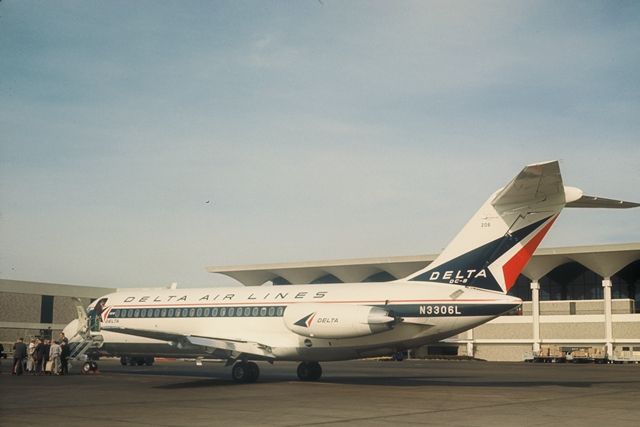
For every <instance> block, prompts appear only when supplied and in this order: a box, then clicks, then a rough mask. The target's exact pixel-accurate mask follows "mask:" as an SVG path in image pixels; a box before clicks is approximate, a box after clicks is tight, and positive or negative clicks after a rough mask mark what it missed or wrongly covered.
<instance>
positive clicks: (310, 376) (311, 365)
mask: <svg viewBox="0 0 640 427" xmlns="http://www.w3.org/2000/svg"><path fill="white" fill-rule="evenodd" d="M297 373H298V378H300V380H301V381H317V380H319V379H320V377H321V376H322V367H321V366H320V364H319V363H318V362H301V363H300V364H299V365H298V371H297Z"/></svg>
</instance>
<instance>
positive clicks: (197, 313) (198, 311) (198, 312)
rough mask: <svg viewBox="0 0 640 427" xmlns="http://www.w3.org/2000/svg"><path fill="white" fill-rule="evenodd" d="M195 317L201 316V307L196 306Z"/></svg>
mask: <svg viewBox="0 0 640 427" xmlns="http://www.w3.org/2000/svg"><path fill="white" fill-rule="evenodd" d="M196 317H202V309H201V308H198V309H197V310H196Z"/></svg>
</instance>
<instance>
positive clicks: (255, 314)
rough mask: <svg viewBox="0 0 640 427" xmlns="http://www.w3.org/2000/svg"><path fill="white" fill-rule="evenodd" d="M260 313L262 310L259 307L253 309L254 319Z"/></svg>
mask: <svg viewBox="0 0 640 427" xmlns="http://www.w3.org/2000/svg"><path fill="white" fill-rule="evenodd" d="M258 312H260V309H259V308H258V307H253V308H252V309H251V315H252V316H253V317H256V316H257V315H258Z"/></svg>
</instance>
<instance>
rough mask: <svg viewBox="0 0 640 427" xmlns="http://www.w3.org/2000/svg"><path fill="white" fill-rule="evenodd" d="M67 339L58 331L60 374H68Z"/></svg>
mask: <svg viewBox="0 0 640 427" xmlns="http://www.w3.org/2000/svg"><path fill="white" fill-rule="evenodd" d="M70 353H71V351H70V350H69V340H68V339H67V337H66V336H65V335H64V332H60V373H61V374H62V375H69V355H70Z"/></svg>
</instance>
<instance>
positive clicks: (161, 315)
mask: <svg viewBox="0 0 640 427" xmlns="http://www.w3.org/2000/svg"><path fill="white" fill-rule="evenodd" d="M160 317H167V309H166V308H163V309H162V310H160Z"/></svg>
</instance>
